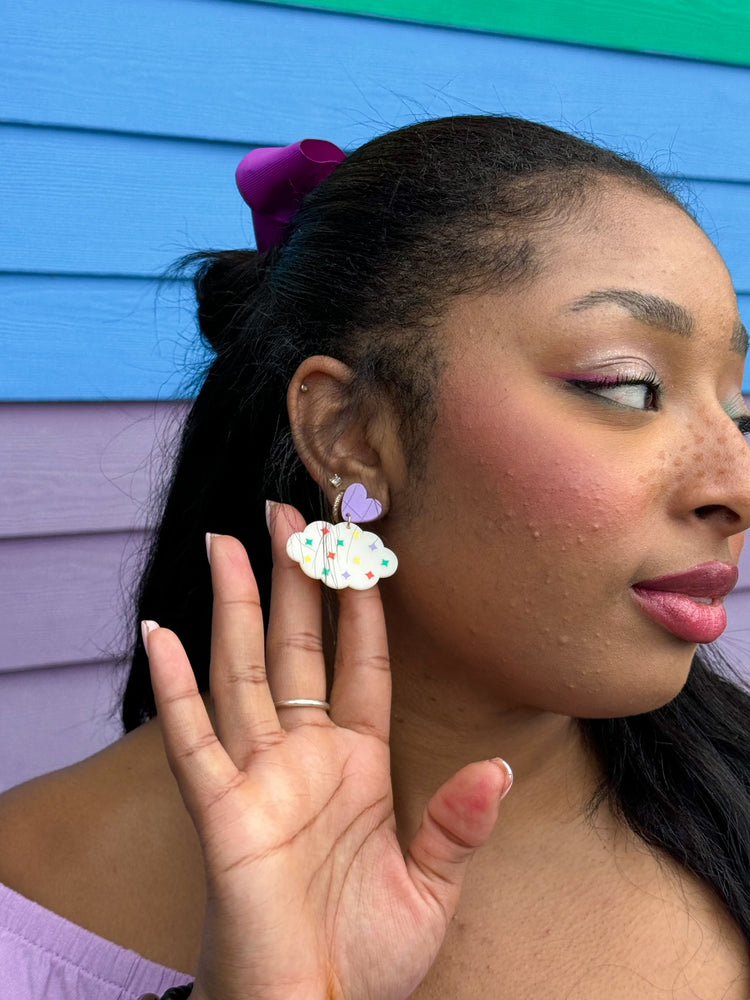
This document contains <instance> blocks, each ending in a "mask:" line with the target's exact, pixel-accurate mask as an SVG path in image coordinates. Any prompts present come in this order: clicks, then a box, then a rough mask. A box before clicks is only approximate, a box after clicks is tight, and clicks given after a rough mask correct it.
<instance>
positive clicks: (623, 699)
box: [568, 647, 695, 719]
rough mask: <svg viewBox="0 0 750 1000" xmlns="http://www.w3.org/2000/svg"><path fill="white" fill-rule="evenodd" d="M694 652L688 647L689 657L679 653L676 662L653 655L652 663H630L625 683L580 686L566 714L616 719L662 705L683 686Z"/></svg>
mask: <svg viewBox="0 0 750 1000" xmlns="http://www.w3.org/2000/svg"><path fill="white" fill-rule="evenodd" d="M694 653H695V647H692V652H691V654H690V657H689V659H688V658H687V657H686V656H684V654H683V656H681V657H680V658H679V660H678V661H677V662H674V661H673V662H671V663H664V662H663V661H661V662H660V661H659V660H658V659H656V658H655V660H654V661H653V663H652V664H647V663H639V664H638V665H637V666H634V665H631V668H630V674H629V676H627V678H626V680H627V683H621V678H618V683H616V684H615V683H613V684H611V685H604V684H603V685H602V687H601V688H600V689H599V690H596V691H592V690H590V689H589V690H585V689H584V687H583V686H582V687H581V689H579V691H578V692H577V695H578V696H577V697H576V698H575V699H574V700H575V706H571V707H572V708H573V707H574V710H573V711H571V712H570V713H568V714H570V715H573V716H575V717H576V718H579V719H619V718H623V717H625V716H628V715H643V714H645V713H646V712H653V711H655V710H656V709H658V708H663V707H664V706H665V705H667V704H669V702H670V701H672V700H673V699H674V698H676V697H677V695H678V694H679V693H680V691H682V689H683V687H684V686H685V684H686V682H687V679H688V674H689V673H690V664H691V663H692V660H693V655H694ZM571 693H572V692H571ZM571 700H572V699H571Z"/></svg>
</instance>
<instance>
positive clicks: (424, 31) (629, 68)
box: [0, 0, 750, 180]
mask: <svg viewBox="0 0 750 1000" xmlns="http://www.w3.org/2000/svg"><path fill="white" fill-rule="evenodd" d="M0 80H2V84H1V86H2V90H1V91H0V105H1V106H2V115H3V117H4V119H5V120H6V121H16V122H31V123H34V124H52V125H61V126H66V127H72V128H86V129H108V130H113V131H119V132H129V133H148V134H151V135H177V136H190V137H194V138H204V139H211V140H219V141H231V142H238V141H239V142H247V143H259V144H285V143H288V142H291V141H293V140H295V139H299V138H302V137H304V136H305V135H310V134H312V135H315V134H319V135H320V136H321V137H324V138H328V139H331V140H332V141H334V142H337V143H338V144H339V145H342V146H345V147H352V146H357V145H359V144H360V143H362V142H363V141H365V140H366V139H368V138H370V137H371V136H372V135H373V134H375V133H377V132H382V131H385V130H387V129H388V128H392V127H396V126H398V125H404V124H407V123H409V122H411V121H413V120H414V119H415V118H424V117H436V116H438V115H445V114H461V113H467V112H502V113H508V114H519V115H522V116H525V117H529V118H533V119H538V120H540V121H547V122H549V123H550V124H557V125H560V126H561V127H568V128H571V129H573V130H578V131H580V132H584V133H589V132H590V133H591V134H593V135H597V136H598V137H599V138H600V139H601V140H602V141H603V142H611V143H613V144H615V145H617V146H618V147H620V146H623V145H625V146H627V147H629V148H631V149H635V150H636V151H640V153H641V155H642V156H643V157H644V158H645V159H647V160H650V159H651V158H652V157H656V158H657V164H658V166H659V167H660V168H663V169H664V168H667V167H669V164H670V161H671V163H672V166H673V168H674V169H676V170H680V171H681V172H683V173H686V174H689V175H691V176H698V177H714V178H726V179H734V180H746V179H747V178H748V172H747V171H748V163H750V130H748V129H747V128H744V127H742V123H743V122H744V121H745V119H746V116H747V109H748V99H749V95H750V73H749V72H748V70H746V69H743V68H742V67H733V66H722V65H717V64H709V63H701V62H697V61H693V60H681V59H674V58H670V57H663V56H652V55H640V54H635V53H625V52H614V51H602V50H597V49H593V48H589V47H586V46H576V45H562V44H556V43H552V42H540V41H530V40H527V39H520V38H509V37H504V36H501V35H488V34H481V33H478V32H465V31H458V30H454V29H449V28H439V27H430V26H427V25H417V24H407V23H398V22H395V21H378V20H369V19H365V18H359V17H352V16H347V15H340V14H333V13H325V12H322V11H315V10H300V9H296V8H293V7H286V8H281V7H273V6H268V5H265V4H262V3H261V4H257V3H251V2H242V3H230V2H227V0H108V2H107V3H106V4H102V3H101V2H99V0H66V3H65V4H64V6H61V5H60V3H59V2H57V0H37V2H35V3H28V0H5V3H4V5H3V30H2V32H1V33H0Z"/></svg>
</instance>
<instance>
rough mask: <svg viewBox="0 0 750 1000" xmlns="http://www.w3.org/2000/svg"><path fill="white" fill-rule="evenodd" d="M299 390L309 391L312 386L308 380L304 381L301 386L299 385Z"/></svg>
mask: <svg viewBox="0 0 750 1000" xmlns="http://www.w3.org/2000/svg"><path fill="white" fill-rule="evenodd" d="M299 391H300V392H309V391H310V386H309V385H308V384H307V383H306V382H303V383H302V384H301V385H300V387H299Z"/></svg>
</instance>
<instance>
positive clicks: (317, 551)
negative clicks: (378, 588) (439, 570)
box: [286, 521, 398, 590]
mask: <svg viewBox="0 0 750 1000" xmlns="http://www.w3.org/2000/svg"><path fill="white" fill-rule="evenodd" d="M286 551H287V554H288V555H289V557H290V558H291V559H293V560H294V561H295V562H296V563H299V565H300V567H301V569H302V572H303V573H305V574H306V575H307V576H309V577H312V579H313V580H320V581H322V582H323V583H324V584H325V585H326V586H327V587H331V588H332V589H333V590H343V589H344V587H351V588H352V590H368V589H369V588H370V587H374V586H375V584H376V583H377V582H378V580H380V579H381V577H385V576H393V574H394V573H395V572H396V570H397V569H398V559H397V558H396V554H395V553H394V552H391V550H390V549H387V548H386V547H385V546H384V545H383V542H382V541H381V540H380V538H378V536H377V535H376V534H375V533H374V532H372V531H365V530H364V528H360V526H359V525H358V524H352V522H351V521H348V522H347V521H342V522H341V523H340V524H329V523H328V521H313V522H312V523H311V524H308V525H307V526H306V527H305V530H304V531H296V532H295V533H294V534H293V535H292V536H291V537H290V538H289V541H288V542H287V543H286Z"/></svg>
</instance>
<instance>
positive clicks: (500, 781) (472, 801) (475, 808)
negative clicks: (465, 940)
mask: <svg viewBox="0 0 750 1000" xmlns="http://www.w3.org/2000/svg"><path fill="white" fill-rule="evenodd" d="M512 784H513V772H512V771H511V769H510V768H509V767H508V765H507V764H506V763H505V761H503V760H500V758H496V759H495V760H485V761H480V762H477V763H475V764H469V765H467V766H466V767H464V768H462V769H461V770H460V771H459V772H458V773H457V774H454V775H453V777H452V778H450V779H449V780H448V781H446V783H445V784H444V785H443V786H442V787H441V788H439V789H438V791H437V792H436V793H435V795H433V797H432V798H431V799H430V801H429V803H428V804H427V808H426V809H425V812H424V816H423V818H422V825H421V827H420V828H419V830H418V831H417V834H416V836H415V837H414V840H413V842H412V845H411V848H410V849H409V853H408V855H407V859H406V863H407V870H408V872H409V875H410V876H411V879H412V882H413V883H414V885H415V887H416V888H417V889H418V890H419V892H420V893H421V894H422V895H423V896H426V897H430V898H431V899H432V900H433V901H434V902H435V903H437V905H438V906H439V907H440V908H441V909H442V911H443V913H444V915H445V919H446V922H447V921H448V920H450V918H451V917H452V916H453V913H454V911H455V909H456V906H457V905H458V898H459V895H460V892H461V885H462V884H463V880H464V876H465V874H466V870H467V868H468V865H469V861H470V860H471V858H472V857H473V855H474V852H475V851H476V850H477V848H479V847H481V846H482V844H484V842H485V841H486V840H487V839H488V837H489V836H490V834H491V833H492V830H493V828H494V826H495V822H496V820H497V814H498V807H499V805H500V801H501V799H502V798H503V797H504V796H505V795H507V793H508V792H509V791H510V787H511V785H512Z"/></svg>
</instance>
